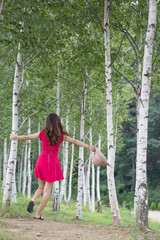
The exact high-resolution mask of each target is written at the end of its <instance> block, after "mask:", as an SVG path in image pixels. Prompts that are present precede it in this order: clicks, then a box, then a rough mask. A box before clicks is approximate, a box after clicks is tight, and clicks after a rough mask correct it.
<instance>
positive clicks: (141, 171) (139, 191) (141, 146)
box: [134, 0, 157, 230]
mask: <svg viewBox="0 0 160 240" xmlns="http://www.w3.org/2000/svg"><path fill="white" fill-rule="evenodd" d="M156 11H157V3H156V0H150V1H149V14H148V28H147V34H146V40H145V45H144V59H143V72H142V89H141V95H140V108H139V127H138V129H139V132H138V144H137V159H136V187H135V199H134V217H135V224H136V225H137V226H138V227H139V228H140V229H141V230H146V229H147V227H148V187H147V138H148V109H149V100H150V87H151V73H152V54H153V40H154V35H155V29H156Z"/></svg>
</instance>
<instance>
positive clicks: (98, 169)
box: [97, 134, 102, 212]
mask: <svg viewBox="0 0 160 240" xmlns="http://www.w3.org/2000/svg"><path fill="white" fill-rule="evenodd" d="M98 149H99V150H101V135H100V134H99V139H98ZM97 212H102V204H101V195H100V167H97Z"/></svg>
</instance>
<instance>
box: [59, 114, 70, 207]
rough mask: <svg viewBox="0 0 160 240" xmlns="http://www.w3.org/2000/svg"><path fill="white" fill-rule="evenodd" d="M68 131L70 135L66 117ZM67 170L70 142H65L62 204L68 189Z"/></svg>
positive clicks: (67, 122)
mask: <svg viewBox="0 0 160 240" xmlns="http://www.w3.org/2000/svg"><path fill="white" fill-rule="evenodd" d="M66 131H67V132H68V133H69V116H68V115H67V117H66ZM67 170H68V141H66V142H65V158H64V164H63V176H64V179H63V180H62V183H61V192H60V203H61V202H62V200H63V197H64V201H65V202H66V187H67Z"/></svg>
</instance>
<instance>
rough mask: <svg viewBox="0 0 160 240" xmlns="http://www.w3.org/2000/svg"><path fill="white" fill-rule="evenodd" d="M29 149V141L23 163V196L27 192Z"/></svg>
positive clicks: (26, 144)
mask: <svg viewBox="0 0 160 240" xmlns="http://www.w3.org/2000/svg"><path fill="white" fill-rule="evenodd" d="M27 150H28V143H27V141H26V143H25V153H24V164H23V189H22V196H23V197H25V193H26V183H27Z"/></svg>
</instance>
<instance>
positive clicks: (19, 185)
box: [18, 145, 24, 193]
mask: <svg viewBox="0 0 160 240" xmlns="http://www.w3.org/2000/svg"><path fill="white" fill-rule="evenodd" d="M23 155H24V145H23V149H22V153H21V156H20V159H19V174H18V192H20V193H21V185H22V167H23V157H24V156H23Z"/></svg>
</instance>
